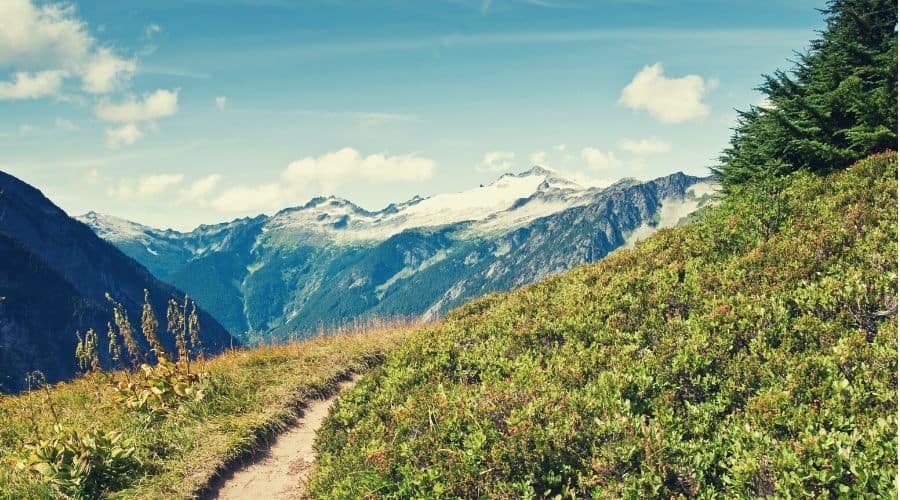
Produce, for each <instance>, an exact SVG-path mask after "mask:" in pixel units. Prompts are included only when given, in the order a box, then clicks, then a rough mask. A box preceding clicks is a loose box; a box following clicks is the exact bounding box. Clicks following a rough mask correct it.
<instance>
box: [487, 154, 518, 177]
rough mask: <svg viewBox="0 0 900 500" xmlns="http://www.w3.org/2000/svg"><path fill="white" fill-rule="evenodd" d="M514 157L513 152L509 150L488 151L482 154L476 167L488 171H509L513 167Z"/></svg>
mask: <svg viewBox="0 0 900 500" xmlns="http://www.w3.org/2000/svg"><path fill="white" fill-rule="evenodd" d="M515 158H516V155H515V153H513V152H510V151H489V152H487V153H485V154H484V158H482V159H481V163H480V164H479V165H478V168H479V169H480V170H486V171H488V172H510V171H512V170H513V168H514V167H515V163H514V162H513V160H515Z"/></svg>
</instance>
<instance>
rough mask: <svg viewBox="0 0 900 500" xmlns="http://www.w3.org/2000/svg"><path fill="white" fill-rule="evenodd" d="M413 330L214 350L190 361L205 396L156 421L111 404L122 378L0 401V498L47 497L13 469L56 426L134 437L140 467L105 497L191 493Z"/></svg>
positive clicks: (99, 377)
mask: <svg viewBox="0 0 900 500" xmlns="http://www.w3.org/2000/svg"><path fill="white" fill-rule="evenodd" d="M415 328H416V327H415V326H414V325H412V324H410V323H408V322H402V321H401V322H387V321H377V322H371V323H368V324H360V325H358V327H356V328H353V329H344V330H343V331H342V332H341V333H338V334H334V335H330V336H320V337H317V338H313V339H310V340H306V341H303V342H296V343H288V344H283V345H275V346H263V347H259V348H256V349H251V350H235V351H231V352H228V353H225V354H222V355H220V356H217V357H214V358H212V359H210V360H209V361H206V362H203V363H200V364H198V365H196V366H197V368H198V369H200V370H202V371H205V372H208V373H209V379H210V381H211V384H212V385H213V387H212V388H211V390H210V396H208V397H207V398H205V399H204V400H203V401H200V402H196V403H194V402H192V403H189V404H185V405H184V407H183V408H181V410H180V411H178V412H176V413H174V414H172V415H170V416H168V417H166V418H165V419H163V420H161V421H156V422H153V421H151V419H149V418H146V417H145V416H143V415H142V414H141V413H137V412H135V411H133V410H129V409H127V408H125V407H124V406H123V405H122V404H121V403H120V402H119V399H118V398H117V396H116V393H115V392H114V391H113V389H112V384H111V383H112V382H113V381H114V380H117V379H121V378H122V377H125V376H126V374H125V373H123V372H118V373H98V374H91V375H88V376H85V377H82V378H80V379H77V380H74V381H72V382H67V383H62V384H58V385H56V386H53V387H51V388H50V389H49V390H47V391H43V390H42V391H34V392H31V393H27V394H22V395H19V396H4V397H0V422H3V424H4V425H3V427H2V429H0V497H2V498H42V497H47V496H50V495H52V493H51V491H50V490H49V489H48V487H47V486H45V485H42V484H41V483H40V482H38V481H37V480H36V478H35V477H33V476H30V475H28V474H25V473H21V472H17V471H16V470H15V467H14V466H13V464H14V463H15V454H16V452H17V450H18V449H19V447H20V446H21V444H22V443H23V442H26V441H29V440H33V439H34V438H35V436H41V437H47V436H48V435H49V434H50V433H51V432H52V428H53V425H54V424H55V423H56V422H57V421H58V422H59V423H60V424H62V425H64V426H68V427H71V428H75V429H80V430H91V429H97V430H100V431H104V432H105V431H109V430H118V431H121V432H124V433H125V435H126V438H128V439H132V440H133V441H134V443H135V445H136V446H137V448H138V457H139V458H140V460H141V462H142V466H141V470H139V471H136V472H135V477H134V478H132V480H131V483H130V486H129V487H128V488H127V489H125V490H123V491H119V492H113V493H111V494H110V496H111V497H115V498H167V499H168V498H185V497H192V496H195V495H197V494H198V493H200V492H201V491H202V489H203V488H204V487H205V485H207V484H209V482H210V480H211V479H213V478H214V477H215V476H216V474H217V472H219V471H222V470H224V469H225V468H226V467H227V466H228V465H229V464H230V463H232V462H233V461H235V460H237V459H239V458H241V457H244V456H246V455H248V454H251V453H252V452H253V451H255V450H256V449H258V448H259V446H260V444H261V443H263V442H264V441H265V440H267V439H268V438H270V437H271V436H273V435H274V434H276V433H277V432H278V431H279V430H280V429H282V428H284V427H285V426H286V425H288V424H290V423H291V422H292V421H293V420H294V419H295V418H296V415H297V412H298V409H299V408H300V407H301V406H302V403H303V402H304V401H306V400H308V399H310V398H316V397H323V396H326V395H327V394H328V393H329V392H331V391H333V390H334V388H335V386H336V383H337V382H338V381H339V380H340V379H341V378H343V377H346V376H347V374H349V373H351V372H361V371H364V370H366V369H368V368H369V367H371V366H374V365H376V364H378V363H380V362H381V360H382V359H383V358H384V356H385V355H386V353H387V352H388V351H390V350H391V349H393V348H394V347H395V346H396V345H397V344H398V343H399V342H400V340H401V339H402V338H403V337H404V336H405V335H406V334H407V333H408V332H409V331H410V330H413V329H415Z"/></svg>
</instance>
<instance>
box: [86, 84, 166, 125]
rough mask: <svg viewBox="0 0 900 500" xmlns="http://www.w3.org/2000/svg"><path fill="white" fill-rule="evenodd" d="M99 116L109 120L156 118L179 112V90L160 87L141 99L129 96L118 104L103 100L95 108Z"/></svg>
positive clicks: (126, 120) (128, 120) (136, 120)
mask: <svg viewBox="0 0 900 500" xmlns="http://www.w3.org/2000/svg"><path fill="white" fill-rule="evenodd" d="M94 112H95V113H96V114H97V118H100V119H101V120H104V121H108V122H138V121H148V120H155V119H157V118H164V117H166V116H171V115H174V114H175V113H176V112H178V90H165V89H158V90H156V91H154V92H153V93H151V94H144V96H143V97H142V98H140V99H136V98H135V97H133V96H132V97H129V98H128V99H126V100H125V101H123V102H120V103H118V104H115V103H112V102H109V101H101V102H100V103H99V104H98V105H97V107H96V108H95V109H94Z"/></svg>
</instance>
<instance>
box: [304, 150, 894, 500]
mask: <svg viewBox="0 0 900 500" xmlns="http://www.w3.org/2000/svg"><path fill="white" fill-rule="evenodd" d="M896 193H897V157H896V154H894V153H886V154H882V155H878V156H875V157H872V158H870V159H867V160H864V161H862V162H860V163H859V164H857V165H856V166H854V167H853V168H851V169H849V170H848V171H845V172H841V173H838V174H833V175H830V176H828V177H825V178H822V177H817V176H815V175H813V174H809V173H797V174H794V175H792V176H790V177H789V178H787V179H786V180H781V179H772V180H759V181H758V182H757V183H756V184H755V185H747V186H740V187H735V189H734V191H733V192H732V193H730V194H729V196H728V197H726V198H724V199H723V201H722V203H721V205H720V206H718V207H715V208H711V209H709V210H707V211H706V212H705V213H704V215H703V217H702V218H701V220H700V221H699V222H698V223H695V224H689V225H686V226H683V227H680V228H677V229H672V230H665V231H660V232H659V233H657V234H655V235H654V236H652V237H650V238H649V239H647V240H646V241H644V242H642V243H640V244H638V245H637V246H636V247H635V248H634V249H633V250H622V251H618V252H615V253H614V254H612V255H610V256H609V257H607V258H606V259H604V260H602V261H601V262H599V263H597V264H595V265H590V266H582V267H578V268H576V269H575V270H573V271H571V272H569V273H567V274H565V275H562V276H556V277H552V278H550V279H547V280H544V281H542V282H540V283H538V284H536V285H533V286H528V287H525V288H522V289H519V290H516V291H514V292H510V293H507V294H494V295H489V296H487V297H484V298H482V299H479V300H475V301H473V302H471V303H469V304H467V305H466V306H464V307H462V308H460V309H458V310H456V311H454V312H452V313H450V314H449V315H448V317H447V319H446V320H445V321H444V322H442V323H440V324H438V325H436V326H434V327H431V328H429V329H428V330H426V331H424V332H422V333H421V334H420V335H417V336H415V337H413V338H412V339H410V341H409V342H408V343H407V344H406V345H405V346H404V347H402V348H401V349H400V350H398V351H396V352H395V353H393V354H392V355H391V356H390V357H389V359H388V361H387V362H386V364H385V365H384V366H383V367H381V368H378V369H377V370H376V371H375V372H374V373H372V374H371V375H369V376H366V377H363V378H362V379H361V380H360V381H359V383H358V384H357V386H356V388H354V389H353V390H352V391H351V392H350V393H349V394H347V395H346V396H344V397H342V398H341V399H340V400H339V401H338V404H337V406H336V407H335V409H334V411H333V412H332V413H331V415H330V416H329V418H328V419H327V420H326V423H325V425H324V426H323V430H322V431H320V435H319V437H318V441H317V446H318V449H319V451H320V455H319V458H318V461H317V472H316V473H315V474H314V477H313V479H312V482H311V484H310V490H309V493H310V494H311V496H312V497H314V498H360V497H364V496H366V495H368V494H371V492H373V491H377V492H378V495H379V496H380V497H383V498H423V497H449V498H518V497H535V496H548V497H553V496H555V495H560V496H561V497H562V498H569V497H572V498H620V497H625V498H662V497H680V496H698V495H699V496H703V497H724V498H738V497H747V496H753V497H758V496H777V497H802V496H814V497H835V498H836V497H848V498H853V497H873V498H892V497H895V496H896V482H895V479H896V474H897V468H896V467H897V433H896V430H897V414H896V407H897V364H896V342H897V260H896V256H897V219H896V213H897V198H896Z"/></svg>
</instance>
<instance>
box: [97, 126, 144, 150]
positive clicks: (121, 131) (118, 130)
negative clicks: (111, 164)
mask: <svg viewBox="0 0 900 500" xmlns="http://www.w3.org/2000/svg"><path fill="white" fill-rule="evenodd" d="M143 136H144V133H143V132H141V129H139V128H138V126H137V125H135V124H134V123H126V124H125V125H122V126H121V127H113V128H108V129H106V147H108V148H109V149H119V148H120V147H122V146H123V145H131V144H134V143H135V142H137V141H138V139H140V138H141V137H143Z"/></svg>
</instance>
